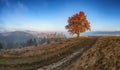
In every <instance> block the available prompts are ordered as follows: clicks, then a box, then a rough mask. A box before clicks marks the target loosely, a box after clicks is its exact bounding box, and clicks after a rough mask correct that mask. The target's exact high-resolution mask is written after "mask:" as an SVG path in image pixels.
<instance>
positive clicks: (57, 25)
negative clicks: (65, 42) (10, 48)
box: [0, 0, 120, 32]
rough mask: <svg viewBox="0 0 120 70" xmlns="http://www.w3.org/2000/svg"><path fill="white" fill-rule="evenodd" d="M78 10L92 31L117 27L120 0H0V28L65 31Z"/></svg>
mask: <svg viewBox="0 0 120 70" xmlns="http://www.w3.org/2000/svg"><path fill="white" fill-rule="evenodd" d="M80 11H84V12H85V14H86V16H87V19H88V20H89V22H90V24H91V30H92V31H120V0H0V30H9V31H14V30H32V31H53V32H54V31H63V32H65V31H67V30H66V29H65V26H66V25H67V24H68V23H67V20H68V17H70V16H72V15H74V14H76V13H79V12H80Z"/></svg>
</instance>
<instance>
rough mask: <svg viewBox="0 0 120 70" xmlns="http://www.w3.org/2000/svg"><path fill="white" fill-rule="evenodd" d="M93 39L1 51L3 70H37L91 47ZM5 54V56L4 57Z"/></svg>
mask: <svg viewBox="0 0 120 70" xmlns="http://www.w3.org/2000/svg"><path fill="white" fill-rule="evenodd" d="M92 41H94V40H93V38H88V37H85V38H84V37H83V38H82V37H81V38H80V39H68V40H67V41H64V42H62V44H61V43H51V44H46V45H42V46H38V47H31V48H30V47H29V48H22V49H15V50H7V51H1V52H0V53H1V55H0V69H1V70H35V69H37V68H39V67H42V66H45V65H48V64H51V63H53V62H56V61H59V60H61V59H62V58H64V57H66V56H68V55H70V54H72V53H73V52H76V51H77V50H79V49H81V48H82V47H84V46H89V44H91V42H92ZM2 54H4V55H2Z"/></svg>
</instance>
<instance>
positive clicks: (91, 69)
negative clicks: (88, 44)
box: [66, 36, 120, 70]
mask: <svg viewBox="0 0 120 70" xmlns="http://www.w3.org/2000/svg"><path fill="white" fill-rule="evenodd" d="M66 70H120V37H110V36H109V37H101V38H99V40H98V41H97V42H96V43H95V44H94V45H93V46H92V48H90V49H89V50H88V51H86V52H84V53H83V55H82V56H81V57H80V58H79V59H78V60H77V61H76V62H75V63H73V64H71V65H70V66H68V67H67V68H66Z"/></svg>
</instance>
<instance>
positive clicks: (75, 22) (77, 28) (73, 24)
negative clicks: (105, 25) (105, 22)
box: [65, 11, 90, 37]
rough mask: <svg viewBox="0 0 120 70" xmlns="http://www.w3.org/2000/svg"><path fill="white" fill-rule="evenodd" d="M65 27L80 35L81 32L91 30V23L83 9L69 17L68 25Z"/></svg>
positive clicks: (71, 32)
mask: <svg viewBox="0 0 120 70" xmlns="http://www.w3.org/2000/svg"><path fill="white" fill-rule="evenodd" d="M65 28H66V29H68V32H70V34H77V37H79V36H80V33H82V32H85V31H87V30H90V23H89V22H88V20H87V19H86V16H85V14H84V12H83V11H81V12H80V13H77V14H75V15H73V16H71V17H69V19H68V25H66V26H65Z"/></svg>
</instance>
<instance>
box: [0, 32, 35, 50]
mask: <svg viewBox="0 0 120 70" xmlns="http://www.w3.org/2000/svg"><path fill="white" fill-rule="evenodd" d="M33 38H36V37H35V36H33V35H32V34H30V33H26V32H23V31H15V32H4V33H0V42H1V43H2V44H3V48H17V47H21V46H20V43H23V42H26V41H27V40H29V39H33Z"/></svg>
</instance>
